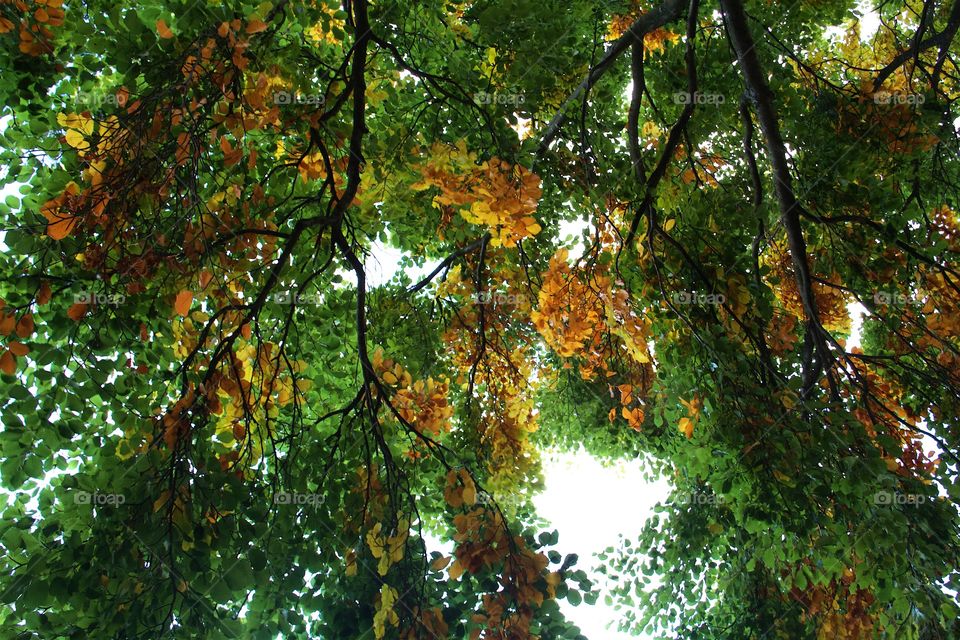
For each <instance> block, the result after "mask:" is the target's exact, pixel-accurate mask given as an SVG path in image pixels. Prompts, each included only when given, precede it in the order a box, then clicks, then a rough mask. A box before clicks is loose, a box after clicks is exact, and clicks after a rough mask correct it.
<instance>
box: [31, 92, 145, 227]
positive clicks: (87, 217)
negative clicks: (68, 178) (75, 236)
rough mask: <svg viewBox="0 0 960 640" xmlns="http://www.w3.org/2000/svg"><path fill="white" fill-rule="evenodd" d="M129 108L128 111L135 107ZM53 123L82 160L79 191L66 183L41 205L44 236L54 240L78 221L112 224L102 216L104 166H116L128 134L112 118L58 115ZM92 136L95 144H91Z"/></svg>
mask: <svg viewBox="0 0 960 640" xmlns="http://www.w3.org/2000/svg"><path fill="white" fill-rule="evenodd" d="M135 107H136V105H131V106H130V108H131V109H133V108H135ZM57 123H58V124H60V126H61V127H63V128H64V141H65V142H66V144H67V145H68V146H70V147H71V148H73V149H75V150H76V152H77V155H78V156H79V157H80V158H83V159H84V160H85V164H86V165H87V168H86V169H85V170H84V171H83V173H82V177H83V180H84V182H86V183H87V184H89V185H90V186H89V187H88V188H81V187H80V185H78V184H77V183H76V182H70V183H68V184H67V186H66V187H65V188H64V191H63V193H61V194H60V195H58V196H57V197H55V198H53V199H52V200H49V201H47V202H45V203H44V204H43V205H41V207H40V213H41V214H42V215H43V216H44V217H45V218H46V219H47V228H46V234H47V235H48V236H50V238H52V239H54V240H62V239H63V238H66V237H67V236H69V235H70V234H71V233H73V232H74V230H75V229H76V228H77V226H78V225H79V224H80V223H81V222H85V223H87V224H106V223H110V224H116V222H113V221H110V220H109V219H108V218H107V216H106V215H105V210H106V207H107V204H108V203H109V202H110V200H111V199H112V197H113V194H112V193H111V191H110V189H107V188H106V187H105V185H104V184H103V183H104V177H105V171H106V168H107V164H108V162H109V161H113V162H114V163H115V164H119V162H118V158H117V152H118V151H119V150H120V149H121V148H122V147H123V145H125V144H126V142H127V140H128V138H129V134H128V132H127V130H126V129H125V128H124V127H123V126H122V125H121V124H120V121H119V119H118V118H117V116H115V115H111V116H108V117H107V118H105V119H104V120H103V121H101V122H96V121H94V120H93V118H92V117H91V116H90V114H89V113H86V112H84V113H79V114H78V113H60V114H57ZM95 133H96V144H94V143H93V139H94V134H95Z"/></svg>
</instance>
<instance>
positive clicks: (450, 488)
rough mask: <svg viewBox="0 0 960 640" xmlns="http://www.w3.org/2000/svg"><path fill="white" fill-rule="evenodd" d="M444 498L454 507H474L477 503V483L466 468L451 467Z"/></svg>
mask: <svg viewBox="0 0 960 640" xmlns="http://www.w3.org/2000/svg"><path fill="white" fill-rule="evenodd" d="M443 498H444V500H446V501H447V504H449V505H450V506H451V507H453V508H454V509H459V508H460V507H463V506H467V507H472V506H473V505H475V504H476V503H477V485H476V484H475V483H474V482H473V478H472V477H471V476H470V473H469V472H468V471H467V470H466V469H459V470H453V469H451V470H450V471H448V472H447V482H446V487H444V490H443Z"/></svg>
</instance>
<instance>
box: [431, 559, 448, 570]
mask: <svg viewBox="0 0 960 640" xmlns="http://www.w3.org/2000/svg"><path fill="white" fill-rule="evenodd" d="M448 564H450V556H440V557H439V558H437V559H436V560H434V561H433V562H431V563H430V568H431V569H433V570H434V571H443V570H444V569H445V568H446V567H447V565H448Z"/></svg>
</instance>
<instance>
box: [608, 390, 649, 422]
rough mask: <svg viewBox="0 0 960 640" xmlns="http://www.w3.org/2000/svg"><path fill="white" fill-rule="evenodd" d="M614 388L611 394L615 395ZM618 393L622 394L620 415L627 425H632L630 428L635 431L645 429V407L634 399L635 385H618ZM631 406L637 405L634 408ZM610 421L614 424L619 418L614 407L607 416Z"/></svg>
mask: <svg viewBox="0 0 960 640" xmlns="http://www.w3.org/2000/svg"><path fill="white" fill-rule="evenodd" d="M613 389H614V387H612V386H611V387H610V393H611V394H612V393H613ZM616 389H617V391H618V392H619V393H620V415H621V416H622V417H623V419H624V420H626V421H627V424H628V425H630V428H631V429H633V430H634V431H640V429H641V428H642V427H643V418H644V412H643V406H642V405H641V401H640V400H636V402H635V399H634V397H633V385H632V384H621V385H617V387H616ZM631 405H635V406H632V407H631ZM607 417H608V418H609V419H610V422H613V421H614V420H616V418H617V409H616V407H614V408H613V409H610V413H609V414H608V416H607Z"/></svg>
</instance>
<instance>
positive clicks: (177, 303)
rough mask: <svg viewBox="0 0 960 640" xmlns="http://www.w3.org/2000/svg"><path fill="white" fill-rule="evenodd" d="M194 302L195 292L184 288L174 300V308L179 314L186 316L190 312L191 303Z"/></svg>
mask: <svg viewBox="0 0 960 640" xmlns="http://www.w3.org/2000/svg"><path fill="white" fill-rule="evenodd" d="M191 304H193V292H191V291H188V290H187V289H184V290H183V291H181V292H180V293H178V294H177V299H176V300H174V302H173V309H174V311H176V312H177V315H180V316H184V317H186V315H187V314H188V313H189V312H190V305H191Z"/></svg>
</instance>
